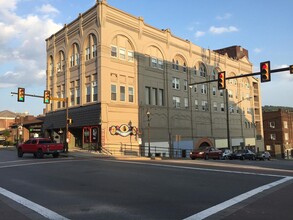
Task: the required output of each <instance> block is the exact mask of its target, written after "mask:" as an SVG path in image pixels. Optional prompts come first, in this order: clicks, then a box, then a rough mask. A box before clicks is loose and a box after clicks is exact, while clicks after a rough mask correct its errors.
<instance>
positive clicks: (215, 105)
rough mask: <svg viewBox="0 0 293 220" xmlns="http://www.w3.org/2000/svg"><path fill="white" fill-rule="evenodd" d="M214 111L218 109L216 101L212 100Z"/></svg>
mask: <svg viewBox="0 0 293 220" xmlns="http://www.w3.org/2000/svg"><path fill="white" fill-rule="evenodd" d="M214 111H215V112H216V111H218V104H217V103H216V102H214Z"/></svg>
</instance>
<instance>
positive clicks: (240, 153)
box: [231, 150, 256, 160]
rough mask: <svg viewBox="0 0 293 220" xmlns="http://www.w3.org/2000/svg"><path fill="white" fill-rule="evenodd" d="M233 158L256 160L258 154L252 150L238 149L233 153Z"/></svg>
mask: <svg viewBox="0 0 293 220" xmlns="http://www.w3.org/2000/svg"><path fill="white" fill-rule="evenodd" d="M231 159H240V160H245V159H249V160H255V159H256V155H255V153H253V152H252V151H250V150H236V151H235V152H234V153H232V155H231Z"/></svg>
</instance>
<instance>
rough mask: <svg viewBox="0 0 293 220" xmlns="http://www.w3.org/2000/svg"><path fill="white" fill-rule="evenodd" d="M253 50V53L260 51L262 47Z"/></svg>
mask: <svg viewBox="0 0 293 220" xmlns="http://www.w3.org/2000/svg"><path fill="white" fill-rule="evenodd" d="M253 51H254V53H261V52H262V49H260V48H255V49H254V50H253Z"/></svg>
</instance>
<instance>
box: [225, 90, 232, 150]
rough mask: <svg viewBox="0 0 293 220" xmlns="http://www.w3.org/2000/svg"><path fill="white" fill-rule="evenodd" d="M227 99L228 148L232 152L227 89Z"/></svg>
mask: <svg viewBox="0 0 293 220" xmlns="http://www.w3.org/2000/svg"><path fill="white" fill-rule="evenodd" d="M225 91H226V93H225V96H226V97H225V98H226V119H227V144H228V148H229V149H230V150H231V151H232V150H233V149H232V146H231V141H230V118H229V98H228V89H225Z"/></svg>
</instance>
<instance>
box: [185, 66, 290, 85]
mask: <svg viewBox="0 0 293 220" xmlns="http://www.w3.org/2000/svg"><path fill="white" fill-rule="evenodd" d="M292 69H293V68H292V65H290V66H289V67H284V68H279V69H274V70H271V71H270V72H271V73H277V72H284V71H290V70H292ZM257 75H261V72H256V73H248V74H240V75H238V76H230V77H226V80H229V79H236V78H241V77H247V76H257ZM210 82H218V79H212V80H207V81H202V82H195V83H190V84H189V86H193V85H198V84H203V83H210Z"/></svg>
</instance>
